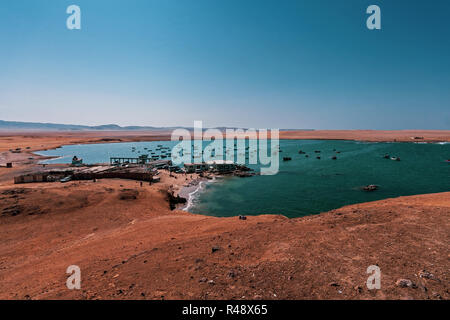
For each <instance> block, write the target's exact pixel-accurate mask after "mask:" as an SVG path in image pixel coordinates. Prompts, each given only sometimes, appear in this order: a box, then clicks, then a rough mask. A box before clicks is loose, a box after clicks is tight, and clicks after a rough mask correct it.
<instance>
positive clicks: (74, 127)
mask: <svg viewBox="0 0 450 320" xmlns="http://www.w3.org/2000/svg"><path fill="white" fill-rule="evenodd" d="M170 129H173V128H169V127H149V126H125V127H121V126H119V125H117V124H105V125H100V126H83V125H78V124H58V123H41V122H19V121H4V120H0V130H14V131H19V130H40V131H45V130H48V131H92V130H94V131H95V130H98V131H144V130H145V131H149V130H170Z"/></svg>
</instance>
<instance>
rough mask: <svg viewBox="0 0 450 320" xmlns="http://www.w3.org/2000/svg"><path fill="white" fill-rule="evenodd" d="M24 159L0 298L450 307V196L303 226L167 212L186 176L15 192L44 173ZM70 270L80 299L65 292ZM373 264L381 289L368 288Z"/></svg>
mask: <svg viewBox="0 0 450 320" xmlns="http://www.w3.org/2000/svg"><path fill="white" fill-rule="evenodd" d="M16 142H17V141H15V142H14V143H16ZM0 151H2V152H6V151H5V150H4V149H3V150H2V149H1V148H0ZM8 156H11V155H10V154H9V155H8V154H4V155H3V157H8ZM27 157H28V155H24V154H22V158H20V159H15V160H16V161H17V163H15V165H14V168H12V169H7V168H0V235H1V238H0V287H1V288H2V290H1V291H0V299H449V296H450V294H449V289H450V288H449V280H450V279H449V273H448V272H449V269H450V268H449V267H450V260H449V259H450V255H449V250H448V243H449V240H450V239H449V235H450V224H449V221H450V219H449V218H450V192H447V193H440V194H429V195H418V196H411V197H400V198H396V199H387V200H382V201H377V202H371V203H365V204H358V205H352V206H348V207H344V208H341V209H337V210H333V211H331V212H327V213H323V214H320V215H314V216H308V217H304V218H297V219H287V218H285V217H283V216H270V215H263V216H255V217H252V216H249V217H247V219H246V220H241V219H239V218H238V217H232V218H215V217H207V216H202V215H195V214H191V213H187V212H184V211H179V210H170V205H169V197H168V194H167V190H169V189H170V188H174V186H175V187H176V186H180V185H183V184H186V183H189V181H190V180H189V179H190V177H188V180H186V177H184V176H175V177H170V176H169V175H168V174H167V173H164V172H163V173H162V176H161V182H160V183H157V184H153V185H151V186H150V185H148V184H143V186H142V187H141V186H140V183H139V182H136V181H129V180H116V179H112V180H109V179H108V180H107V179H105V180H98V181H97V182H92V181H72V182H68V183H65V184H62V183H41V184H24V185H14V184H13V183H12V177H13V176H14V174H17V173H23V172H26V171H27V170H31V169H32V168H33V166H36V163H35V161H31V160H28V159H27ZM235 214H236V215H239V212H235ZM70 265H77V266H79V267H80V269H81V279H82V280H81V289H80V290H69V289H67V287H66V279H67V277H68V275H67V274H66V269H67V267H68V266H70ZM371 265H376V266H378V267H379V268H380V270H381V288H380V289H379V290H376V289H375V290H369V289H368V288H367V286H366V280H367V278H368V277H369V274H367V273H366V270H367V268H368V267H369V266H371Z"/></svg>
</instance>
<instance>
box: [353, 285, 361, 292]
mask: <svg viewBox="0 0 450 320" xmlns="http://www.w3.org/2000/svg"><path fill="white" fill-rule="evenodd" d="M353 289H355V290H356V291H357V292H358V293H362V292H363V288H361V287H360V286H356V287H354V288H353Z"/></svg>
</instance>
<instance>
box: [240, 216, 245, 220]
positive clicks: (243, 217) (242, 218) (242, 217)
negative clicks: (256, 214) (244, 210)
mask: <svg viewBox="0 0 450 320" xmlns="http://www.w3.org/2000/svg"><path fill="white" fill-rule="evenodd" d="M239 220H247V217H246V216H239Z"/></svg>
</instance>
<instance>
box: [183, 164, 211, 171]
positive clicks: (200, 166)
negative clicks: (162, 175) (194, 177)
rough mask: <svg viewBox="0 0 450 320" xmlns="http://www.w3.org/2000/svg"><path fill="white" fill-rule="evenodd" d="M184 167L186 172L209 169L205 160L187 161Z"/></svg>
mask: <svg viewBox="0 0 450 320" xmlns="http://www.w3.org/2000/svg"><path fill="white" fill-rule="evenodd" d="M184 169H185V170H186V173H195V172H203V171H206V170H208V165H207V164H206V163H204V162H201V163H185V164H184Z"/></svg>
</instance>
